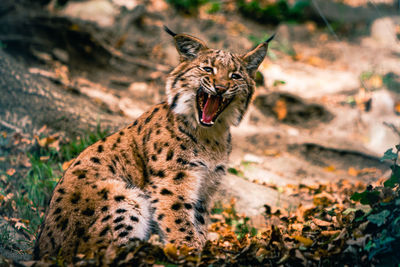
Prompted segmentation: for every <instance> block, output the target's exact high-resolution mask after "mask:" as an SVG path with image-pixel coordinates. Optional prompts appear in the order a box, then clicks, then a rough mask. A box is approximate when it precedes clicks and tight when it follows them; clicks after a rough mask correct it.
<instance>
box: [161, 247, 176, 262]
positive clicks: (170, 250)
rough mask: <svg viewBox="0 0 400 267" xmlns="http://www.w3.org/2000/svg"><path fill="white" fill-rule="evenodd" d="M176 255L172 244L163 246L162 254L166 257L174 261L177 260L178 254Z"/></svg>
mask: <svg viewBox="0 0 400 267" xmlns="http://www.w3.org/2000/svg"><path fill="white" fill-rule="evenodd" d="M177 253H178V250H177V248H176V247H175V245H174V244H171V243H168V244H166V245H165V247H164V254H165V255H166V256H167V257H170V258H172V259H175V260H176V259H177V258H178V254H177Z"/></svg>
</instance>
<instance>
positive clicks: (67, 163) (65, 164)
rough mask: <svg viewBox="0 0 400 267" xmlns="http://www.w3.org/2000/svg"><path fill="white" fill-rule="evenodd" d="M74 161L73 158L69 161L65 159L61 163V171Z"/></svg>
mask: <svg viewBox="0 0 400 267" xmlns="http://www.w3.org/2000/svg"><path fill="white" fill-rule="evenodd" d="M74 161H75V159H71V160H69V161H65V162H64V163H63V164H62V169H63V171H65V170H67V169H68V167H69V166H71V164H72V163H73V162H74Z"/></svg>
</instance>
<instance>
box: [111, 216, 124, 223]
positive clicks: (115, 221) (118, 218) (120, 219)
mask: <svg viewBox="0 0 400 267" xmlns="http://www.w3.org/2000/svg"><path fill="white" fill-rule="evenodd" d="M124 219H125V217H124V216H119V217H117V218H116V219H115V220H114V221H113V222H114V223H119V222H122V221H123V220H124Z"/></svg>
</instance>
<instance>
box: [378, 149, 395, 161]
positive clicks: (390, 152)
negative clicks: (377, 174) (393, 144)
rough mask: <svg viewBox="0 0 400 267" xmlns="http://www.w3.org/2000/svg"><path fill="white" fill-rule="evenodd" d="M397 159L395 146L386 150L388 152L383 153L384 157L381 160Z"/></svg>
mask: <svg viewBox="0 0 400 267" xmlns="http://www.w3.org/2000/svg"><path fill="white" fill-rule="evenodd" d="M387 159H388V160H396V159H397V154H396V153H393V148H389V149H388V150H386V152H385V153H384V154H383V157H382V158H381V161H385V160H387Z"/></svg>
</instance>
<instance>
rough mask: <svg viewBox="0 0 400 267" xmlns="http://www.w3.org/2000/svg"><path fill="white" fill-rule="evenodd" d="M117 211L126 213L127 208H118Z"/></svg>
mask: <svg viewBox="0 0 400 267" xmlns="http://www.w3.org/2000/svg"><path fill="white" fill-rule="evenodd" d="M116 212H117V213H124V212H126V209H117V210H116Z"/></svg>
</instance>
